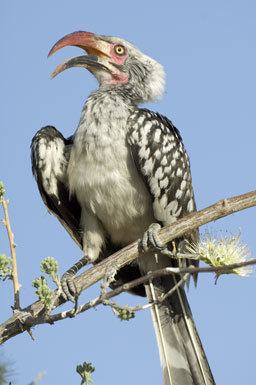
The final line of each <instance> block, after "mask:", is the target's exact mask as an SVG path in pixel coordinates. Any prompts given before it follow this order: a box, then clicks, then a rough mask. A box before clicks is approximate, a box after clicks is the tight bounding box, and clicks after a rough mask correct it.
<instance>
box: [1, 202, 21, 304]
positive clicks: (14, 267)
mask: <svg viewBox="0 0 256 385" xmlns="http://www.w3.org/2000/svg"><path fill="white" fill-rule="evenodd" d="M1 203H2V205H3V209H4V216H5V220H3V223H4V225H5V226H6V230H7V233H8V238H9V244H10V249H11V255H12V281H13V288H14V310H16V309H20V296H19V290H20V287H21V285H20V284H19V282H18V270H17V262H16V252H15V247H16V245H15V243H14V240H13V232H12V229H11V224H10V219H9V214H8V209H7V206H8V201H6V200H4V199H2V201H1Z"/></svg>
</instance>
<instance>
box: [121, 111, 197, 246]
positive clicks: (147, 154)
mask: <svg viewBox="0 0 256 385" xmlns="http://www.w3.org/2000/svg"><path fill="white" fill-rule="evenodd" d="M128 124H129V133H128V143H129V145H130V149H131V153H132V157H133V159H134V162H135V164H136V166H137V170H138V172H139V173H140V174H141V175H142V176H143V178H144V181H145V183H146V185H147V187H148V190H149V192H150V194H151V197H152V206H153V212H154V217H155V219H156V221H157V222H159V223H161V224H162V225H164V226H165V225H167V224H170V223H172V222H174V221H175V220H176V219H178V218H181V217H183V216H184V215H186V214H188V213H191V212H193V211H195V210H196V205H195V199H194V192H193V187H192V181H191V174H190V162H189V158H188V155H187V153H186V150H185V148H184V145H183V143H182V139H181V136H180V133H179V131H178V129H177V128H176V127H175V126H174V125H173V124H172V122H171V121H170V120H168V119H167V118H165V117H164V116H162V115H160V114H158V113H154V112H152V111H149V110H146V109H137V110H136V111H135V112H134V113H133V114H132V115H131V116H130V119H129V123H128ZM191 237H192V238H193V239H194V240H196V239H197V237H198V233H197V231H196V232H194V233H193V234H191Z"/></svg>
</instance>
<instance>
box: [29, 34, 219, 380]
mask: <svg viewBox="0 0 256 385" xmlns="http://www.w3.org/2000/svg"><path fill="white" fill-rule="evenodd" d="M67 46H75V47H79V48H80V49H82V50H83V51H84V53H85V54H83V55H80V56H76V57H72V58H70V59H67V60H65V61H64V62H62V63H61V64H60V65H58V66H57V68H56V69H55V71H54V72H53V74H52V78H54V77H55V76H56V75H58V74H59V73H61V72H63V71H64V70H66V69H69V68H72V67H83V68H85V69H87V70H88V71H89V72H91V73H92V74H93V75H94V77H95V78H96V79H97V81H98V83H99V88H98V89H97V90H95V91H93V92H92V93H91V94H90V95H89V97H88V99H87V100H86V102H85V104H84V107H83V109H82V113H81V117H80V121H79V124H78V127H77V129H76V131H75V133H74V134H73V135H72V136H70V137H68V138H64V136H63V135H62V134H61V133H60V132H59V131H58V130H57V129H56V128H55V127H53V126H46V127H43V128H42V129H40V130H39V131H38V132H37V133H36V134H35V136H34V137H33V139H32V144H31V160H32V172H33V174H34V176H35V179H36V182H37V185H38V189H39V192H40V194H41V197H42V199H43V202H44V204H45V205H46V207H47V209H48V211H49V212H50V213H52V214H53V215H55V216H56V217H57V218H58V220H59V221H60V223H61V224H62V225H63V226H64V227H65V229H66V230H67V231H68V233H69V235H70V236H71V237H72V239H73V240H74V241H75V242H76V243H77V245H78V246H79V247H80V248H81V249H82V258H81V259H80V260H79V261H78V262H77V263H76V264H75V265H74V266H72V267H71V268H70V269H69V270H68V271H67V272H66V273H64V275H63V277H62V291H63V293H62V294H63V297H64V299H65V300H71V301H74V300H75V298H76V296H77V293H76V287H75V285H74V283H73V277H74V275H75V274H76V273H77V271H78V270H79V269H80V268H82V267H83V266H85V265H87V264H89V263H92V264H96V263H98V262H99V261H100V260H102V259H103V258H106V257H107V256H109V255H111V254H112V253H113V252H115V251H117V250H120V249H121V248H123V247H124V246H126V245H128V244H130V243H131V242H134V241H135V240H138V239H139V240H140V245H141V249H142V252H143V255H142V256H141V257H140V258H138V259H137V260H136V261H134V262H132V263H131V264H129V265H127V266H125V267H123V268H122V269H120V271H118V272H116V275H115V280H114V282H112V284H111V285H112V286H111V287H117V286H118V285H120V284H122V283H125V282H129V281H131V280H133V279H135V278H138V277H140V276H142V275H145V274H147V273H149V272H152V271H154V270H157V269H160V268H163V267H168V266H181V265H184V264H186V265H190V264H193V265H195V266H197V264H198V262H197V261H196V260H194V261H193V260H185V259H178V258H175V255H176V254H177V252H180V253H182V252H186V250H187V244H188V243H191V242H196V241H198V238H199V233H198V229H196V230H193V231H191V232H189V233H187V234H185V235H184V236H183V237H180V238H179V239H175V240H174V241H173V242H171V244H169V245H167V246H165V245H162V244H161V242H160V241H159V238H158V230H159V228H161V227H162V226H165V225H167V224H171V223H174V222H175V221H177V220H178V219H179V218H181V217H184V216H186V215H188V214H190V213H192V212H194V211H196V204H195V198H194V192H193V186H192V179H191V171H190V160H189V157H188V154H187V152H186V149H185V147H184V144H183V141H182V138H181V135H180V132H179V130H178V129H177V128H176V127H175V126H174V124H173V123H172V122H171V121H170V120H169V119H168V118H166V117H165V116H163V115H161V114H159V113H157V112H153V111H150V110H148V109H146V108H142V107H141V105H143V104H145V103H147V102H154V101H157V100H159V99H160V98H161V96H162V95H163V93H164V90H165V70H164V68H163V66H162V65H161V64H160V63H158V62H157V61H156V60H155V59H153V58H151V57H150V56H148V55H146V54H144V53H143V52H142V51H140V50H139V49H138V48H137V47H135V46H134V45H133V44H131V43H130V42H128V41H126V40H125V39H121V38H119V37H111V36H105V35H98V34H94V33H91V32H86V31H76V32H72V33H70V34H68V35H66V36H64V37H63V38H61V39H60V40H59V41H58V42H57V43H56V44H55V45H54V46H53V47H52V49H51V50H50V52H49V55H48V56H49V57H50V56H51V55H53V54H54V53H56V51H58V50H60V49H62V48H64V47H67ZM148 247H149V249H148ZM181 279H182V276H181V275H178V274H177V275H172V276H165V277H160V278H155V279H152V280H150V281H149V282H148V283H146V284H144V286H143V285H141V286H138V287H136V288H134V289H133V290H132V292H133V293H134V294H137V295H141V296H145V295H146V296H147V297H148V301H149V302H150V303H151V304H152V306H151V315H152V319H153V325H154V329H155V334H156V338H157V343H158V349H159V355H160V361H161V366H162V370H163V381H164V385H178V384H182V385H201V384H204V385H210V384H215V382H214V378H213V375H212V372H211V369H210V366H209V363H208V360H207V358H206V354H205V352H204V349H203V347H202V344H201V341H200V337H199V335H198V332H197V329H196V326H195V323H194V321H193V316H192V313H191V310H190V306H189V303H188V300H187V297H186V293H185V288H184V284H183V285H179V287H178V288H176V290H174V292H173V294H172V295H170V296H168V295H166V294H168V292H169V291H170V290H171V289H172V288H173V287H174V286H176V285H177V284H178V283H179V282H180V280H181ZM165 295H166V296H165ZM163 296H165V299H164V300H163V301H158V299H159V298H161V297H163Z"/></svg>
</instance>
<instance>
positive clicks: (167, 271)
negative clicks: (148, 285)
mask: <svg viewBox="0 0 256 385" xmlns="http://www.w3.org/2000/svg"><path fill="white" fill-rule="evenodd" d="M253 264H256V259H251V260H249V261H244V262H241V263H234V264H232V265H226V266H225V265H223V266H217V267H214V266H212V267H194V266H190V267H165V268H163V269H159V270H154V271H152V272H150V273H148V274H147V275H145V276H143V277H140V278H138V279H135V280H133V281H131V282H129V283H126V284H124V285H122V286H119V287H118V288H116V289H114V290H112V291H110V292H108V293H106V294H105V295H104V297H102V296H101V295H100V296H99V297H97V298H95V299H94V300H91V301H90V302H87V303H85V304H83V305H81V306H79V307H78V308H77V310H76V315H77V314H79V313H83V312H85V311H87V310H88V309H92V308H95V307H96V306H98V305H100V304H102V303H104V302H106V303H107V301H108V300H109V299H110V298H112V297H115V296H117V295H119V294H120V293H122V292H124V291H128V290H131V289H132V288H134V287H135V286H139V285H141V284H143V283H145V282H148V281H150V280H152V279H154V278H159V277H162V276H167V275H172V274H194V273H212V272H215V273H217V272H221V273H225V272H228V271H231V270H233V269H237V268H239V267H243V266H249V265H253ZM186 278H187V277H186ZM181 284H182V283H181ZM179 286H180V283H178V284H177V285H175V286H174V287H173V288H172V291H171V290H170V291H169V292H168V293H167V294H168V296H169V295H171V294H172V293H173V291H175V290H176V289H177V288H178V287H179ZM164 299H166V298H164ZM157 302H162V301H161V297H160V298H156V301H154V302H152V303H150V304H147V305H146V306H144V307H143V308H142V309H146V308H147V307H150V306H152V305H153V304H155V303H157ZM139 306H140V305H139ZM119 307H120V306H119ZM142 309H141V310H142ZM138 310H140V309H138ZM73 315H74V309H71V310H67V311H64V312H61V313H57V314H54V315H49V316H47V317H41V318H38V319H34V320H32V319H30V318H28V319H27V320H26V321H25V325H26V327H30V326H35V325H39V324H43V323H54V322H55V321H60V320H62V319H65V318H70V317H73Z"/></svg>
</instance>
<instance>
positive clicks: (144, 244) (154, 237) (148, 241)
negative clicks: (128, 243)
mask: <svg viewBox="0 0 256 385" xmlns="http://www.w3.org/2000/svg"><path fill="white" fill-rule="evenodd" d="M160 229H161V225H160V224H159V223H151V225H150V226H149V228H148V229H147V231H145V233H144V234H143V236H142V239H141V242H140V246H141V249H142V251H144V252H145V251H146V250H147V249H148V248H153V249H155V250H156V251H160V252H161V253H162V254H166V255H168V256H173V254H172V252H171V251H170V250H168V247H167V245H164V244H163V243H162V242H161V241H160V239H159V236H158V230H160Z"/></svg>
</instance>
